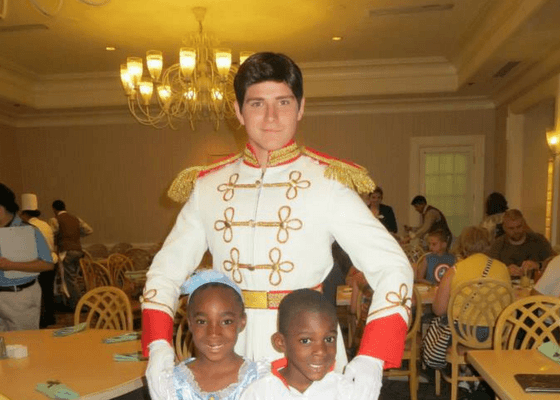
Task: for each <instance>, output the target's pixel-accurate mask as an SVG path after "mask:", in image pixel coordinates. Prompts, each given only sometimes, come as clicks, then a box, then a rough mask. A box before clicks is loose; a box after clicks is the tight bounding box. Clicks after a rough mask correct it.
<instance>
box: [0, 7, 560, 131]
mask: <svg viewBox="0 0 560 400" xmlns="http://www.w3.org/2000/svg"><path fill="white" fill-rule="evenodd" d="M59 1H62V3H61V4H62V7H61V9H60V11H59V12H58V13H56V15H54V16H51V17H49V16H46V15H43V14H42V13H41V12H39V10H38V9H37V8H36V7H34V6H33V5H32V4H33V2H35V3H37V4H39V5H40V6H41V7H43V9H45V10H51V11H52V10H54V9H55V8H56V6H57V4H58V2H59ZM89 1H95V0H89ZM97 1H101V0H97ZM2 2H4V6H2ZM156 4H157V5H156ZM194 6H202V7H206V8H207V13H206V17H205V20H204V24H203V25H204V29H205V30H206V31H207V32H210V33H212V34H214V35H215V36H216V38H218V39H220V40H221V43H220V46H221V47H230V48H232V50H233V51H234V54H237V53H238V52H239V51H241V50H253V51H264V50H270V51H278V52H283V53H286V54H288V55H289V56H290V57H292V58H293V59H294V60H295V61H296V62H298V63H299V64H300V65H301V66H302V69H303V71H304V76H305V79H306V91H307V95H308V97H311V100H312V101H313V100H314V101H315V102H316V103H321V102H322V103H324V104H330V103H329V101H331V102H332V101H338V102H340V101H341V100H344V101H345V102H346V103H347V104H352V103H353V102H354V103H356V102H358V103H359V102H363V101H369V102H372V101H373V102H380V101H389V100H390V101H393V102H395V101H397V102H398V101H401V100H406V101H409V102H410V101H413V102H414V101H415V102H418V101H420V99H425V98H433V97H437V98H441V97H445V98H453V99H457V98H463V99H465V98H469V99H476V100H477V101H480V100H481V99H483V100H486V101H489V102H491V103H492V104H494V105H498V104H502V103H505V102H509V101H512V100H514V99H515V98H516V97H519V96H522V95H523V94H524V93H527V92H528V91H530V90H531V88H534V87H536V86H538V85H539V84H542V83H543V82H546V81H547V80H548V79H550V78H551V77H553V76H555V75H557V74H559V73H560V24H558V21H559V20H560V1H557V0H353V1H342V0H297V1H295V0H294V1H292V0H287V1H286V0H284V1H277V0H269V1H266V2H262V1H255V0H236V1H229V0H221V1H218V0H199V1H197V2H196V3H188V2H185V1H179V0H158V1H157V2H155V1H153V0H110V1H109V2H108V4H106V5H103V6H91V5H87V4H84V3H83V2H82V0H0V15H2V13H5V16H4V18H0V115H4V116H5V120H4V122H6V121H7V122H8V123H10V122H11V123H12V124H14V125H18V123H21V122H22V121H21V119H22V118H25V117H26V116H32V115H34V116H38V115H39V116H40V115H44V114H45V113H47V112H53V111H56V112H57V113H58V114H59V115H61V114H62V112H63V110H66V111H68V110H72V112H82V113H83V112H84V111H88V110H89V112H91V111H92V110H98V111H102V110H105V111H106V110H111V109H112V110H114V109H115V108H118V107H119V105H120V106H122V107H124V106H125V99H124V97H123V96H122V90H121V88H120V86H119V81H118V69H119V65H120V64H121V63H123V62H125V61H126V57H127V56H130V55H136V56H144V55H145V52H146V50H150V49H159V50H162V51H163V53H164V63H165V64H166V65H169V64H171V63H175V62H177V61H178V55H177V52H178V48H179V47H180V46H181V39H182V38H183V37H186V36H187V35H188V34H189V33H190V32H193V31H196V30H197V29H198V23H197V22H196V20H195V17H194V15H193V13H192V11H191V9H192V7H194ZM2 7H4V8H2ZM396 10H400V12H401V13H397V14H395V11H396ZM333 36H342V38H343V39H342V40H341V41H333V40H332V39H331V38H332V37H333ZM106 46H114V47H115V48H116V50H115V51H107V50H106V49H105V48H106ZM234 61H236V58H235V57H234ZM512 62H513V63H512ZM508 63H510V64H508ZM504 67H505V68H506V69H508V68H509V70H502V69H503V68H504ZM500 71H501V72H503V76H496V74H498V73H500ZM541 86H542V85H541ZM554 90H556V89H554ZM76 93H78V95H77V94H76ZM68 112H69V111H68ZM18 121H19V122H18Z"/></svg>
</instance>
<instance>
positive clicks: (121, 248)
mask: <svg viewBox="0 0 560 400" xmlns="http://www.w3.org/2000/svg"><path fill="white" fill-rule="evenodd" d="M129 249H132V245H131V244H130V243H125V242H122V243H117V244H115V245H114V246H113V247H111V249H110V250H109V254H115V253H120V254H124V253H125V252H126V251H127V250H129Z"/></svg>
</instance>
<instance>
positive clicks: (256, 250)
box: [143, 142, 412, 359]
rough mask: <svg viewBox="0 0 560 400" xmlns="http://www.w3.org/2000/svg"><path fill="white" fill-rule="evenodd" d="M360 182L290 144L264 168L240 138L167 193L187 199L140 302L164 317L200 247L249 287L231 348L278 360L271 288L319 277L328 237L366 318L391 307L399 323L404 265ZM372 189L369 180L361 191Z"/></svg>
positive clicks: (345, 169)
mask: <svg viewBox="0 0 560 400" xmlns="http://www.w3.org/2000/svg"><path fill="white" fill-rule="evenodd" d="M337 169H338V171H337ZM193 171H194V176H195V177H196V176H197V178H196V180H195V179H193ZM329 175H334V177H333V178H329V177H327V176H329ZM368 180H369V178H368V177H367V173H366V172H365V170H364V169H363V168H361V167H358V166H354V165H351V164H346V163H343V162H340V161H337V160H334V159H332V158H328V157H327V156H324V155H321V154H319V153H314V152H312V151H310V150H308V149H301V148H299V147H298V146H297V145H296V144H295V143H293V142H291V143H289V144H288V145H287V146H286V147H285V148H283V149H281V150H277V151H275V152H271V154H270V156H269V164H268V167H267V168H266V169H261V168H260V166H259V165H258V162H257V160H256V158H255V156H254V154H253V152H252V151H251V148H250V146H249V145H248V146H247V148H246V149H245V151H244V152H243V153H241V154H240V155H238V156H235V157H232V158H230V159H229V160H226V161H224V162H223V163H221V164H220V165H214V166H211V167H209V168H206V169H202V168H199V169H190V170H186V171H185V172H184V173H183V175H182V176H181V175H180V176H179V177H178V178H177V180H176V181H175V182H174V184H173V185H172V188H171V189H170V196H171V197H172V198H175V199H185V198H186V197H188V201H187V203H186V204H185V205H184V207H183V209H182V210H181V212H180V214H179V216H178V218H177V221H176V224H175V226H174V227H173V229H172V231H171V233H170V234H169V236H168V237H167V239H166V241H165V243H164V245H163V247H162V249H161V251H160V252H159V253H158V254H157V255H156V256H155V258H154V261H153V263H152V265H151V267H150V270H149V272H148V274H147V282H146V287H145V291H144V303H143V309H144V310H147V309H157V310H161V311H165V312H167V313H168V314H169V315H170V316H173V314H174V311H175V308H176V306H177V302H178V297H179V287H180V286H181V285H182V284H183V283H184V282H185V280H186V279H187V277H188V276H189V275H190V274H191V273H192V272H193V271H194V269H195V268H196V267H197V266H198V265H199V262H200V260H201V259H202V256H203V255H204V252H205V251H206V250H207V249H209V250H210V252H211V253H212V256H213V264H214V265H213V266H214V269H217V270H219V271H221V272H223V273H224V274H226V275H227V276H229V277H230V278H231V279H232V280H233V281H234V282H236V283H237V284H238V286H239V287H240V288H241V289H243V290H244V291H251V292H247V295H245V296H244V297H245V299H244V300H245V304H246V307H247V327H246V329H245V331H244V333H242V334H241V335H240V337H239V340H238V344H237V347H236V350H237V351H238V352H239V354H242V355H244V356H247V357H249V358H252V359H259V358H261V357H269V358H272V359H275V358H278V357H279V353H277V352H276V351H275V350H274V349H273V348H272V345H271V340H270V337H271V335H272V334H273V333H274V332H275V331H276V314H277V312H276V309H275V308H277V305H278V303H279V301H277V300H279V299H281V297H282V293H277V292H279V291H288V292H289V291H291V290H295V289H300V288H313V287H315V286H317V285H320V284H321V282H323V280H324V279H325V278H326V276H327V275H328V273H329V272H330V270H331V268H332V265H333V259H332V254H331V244H332V242H333V241H334V240H337V241H338V243H339V244H340V245H341V246H342V247H343V248H344V249H345V250H346V252H347V253H348V254H349V255H350V257H351V259H352V262H353V264H354V265H355V266H356V268H358V269H359V270H361V271H363V272H364V273H365V276H366V279H367V280H368V282H369V283H370V285H371V287H372V288H373V289H374V293H375V295H374V296H373V300H372V303H371V307H370V316H369V318H368V322H369V321H370V320H372V319H376V318H381V317H384V316H387V315H389V314H395V313H397V314H399V315H400V316H402V318H403V319H404V321H405V322H407V321H408V318H409V313H410V294H411V293H412V270H411V267H410V264H409V262H408V260H407V258H406V256H405V255H404V253H403V251H402V250H401V247H400V246H399V245H398V243H397V242H396V241H395V240H394V238H393V237H392V236H391V235H390V234H389V233H388V232H387V230H386V229H385V228H384V227H383V225H382V224H381V223H380V222H379V221H378V220H377V219H376V218H375V217H373V216H372V214H371V212H370V211H369V209H368V208H367V207H366V205H365V204H364V202H363V201H362V199H361V198H360V197H359V195H358V194H357V193H356V192H355V191H354V190H353V189H351V188H349V187H347V185H348V186H351V187H356V186H359V185H364V184H365V185H366V186H367V182H368ZM340 181H343V182H346V184H347V185H345V184H343V183H341V182H340ZM369 182H371V180H369ZM193 183H194V187H193V186H192V185H193ZM372 189H373V183H372V182H371V187H367V189H366V190H372ZM253 291H260V292H269V293H268V294H267V293H264V295H262V294H261V295H259V294H258V293H257V294H255V293H253ZM275 292H276V293H275ZM263 296H264V297H263ZM339 351H341V349H339Z"/></svg>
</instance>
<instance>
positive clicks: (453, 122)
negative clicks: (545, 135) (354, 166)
mask: <svg viewBox="0 0 560 400" xmlns="http://www.w3.org/2000/svg"><path fill="white" fill-rule="evenodd" d="M301 130H302V133H303V138H304V141H305V144H306V145H308V146H311V147H316V148H318V149H320V150H321V151H324V152H326V153H329V154H332V155H335V156H337V157H340V158H344V159H348V160H352V161H354V162H356V163H358V164H361V165H363V166H365V167H366V168H367V169H368V170H369V171H370V174H371V175H372V177H373V178H374V180H375V182H376V183H377V184H378V185H380V186H381V187H382V188H383V192H384V202H385V203H386V204H389V205H391V206H392V207H393V209H394V211H395V214H396V216H397V223H398V224H399V230H401V229H402V225H403V224H409V223H410V224H413V225H415V224H417V221H416V220H414V221H408V215H409V209H410V207H411V206H410V201H411V200H412V199H411V198H410V195H409V186H408V184H409V174H410V169H409V168H410V166H409V159H410V139H411V138H412V137H416V136H446V135H447V136H457V135H485V137H486V140H485V144H486V148H485V154H486V155H487V156H486V157H485V164H486V172H485V181H484V191H485V193H489V192H491V191H493V190H494V170H493V165H492V164H493V163H492V157H491V156H489V155H491V154H493V153H494V131H495V112H494V110H467V111H446V112H421V113H420V112H417V113H389V114H363V115H352V116H321V117H307V118H305V119H304V121H303V123H302V126H301Z"/></svg>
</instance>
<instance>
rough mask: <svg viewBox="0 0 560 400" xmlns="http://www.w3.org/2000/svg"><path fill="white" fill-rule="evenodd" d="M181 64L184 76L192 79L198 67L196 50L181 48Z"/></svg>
mask: <svg viewBox="0 0 560 400" xmlns="http://www.w3.org/2000/svg"><path fill="white" fill-rule="evenodd" d="M179 63H180V64H181V73H182V74H183V76H187V77H190V76H191V75H192V73H193V71H194V69H195V67H196V50H195V49H193V48H191V47H181V49H180V50H179Z"/></svg>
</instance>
